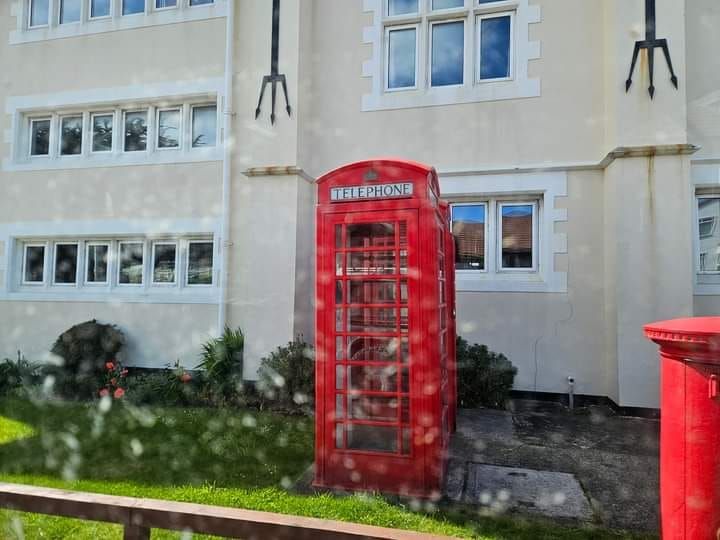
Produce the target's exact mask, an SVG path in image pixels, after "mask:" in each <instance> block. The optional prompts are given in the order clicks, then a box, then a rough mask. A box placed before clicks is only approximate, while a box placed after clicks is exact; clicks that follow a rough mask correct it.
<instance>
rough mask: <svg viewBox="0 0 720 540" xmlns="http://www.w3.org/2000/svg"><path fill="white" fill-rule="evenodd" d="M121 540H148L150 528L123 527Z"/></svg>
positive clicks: (137, 526) (138, 526)
mask: <svg viewBox="0 0 720 540" xmlns="http://www.w3.org/2000/svg"><path fill="white" fill-rule="evenodd" d="M123 540H150V528H149V527H141V526H140V525H125V531H124V533H123Z"/></svg>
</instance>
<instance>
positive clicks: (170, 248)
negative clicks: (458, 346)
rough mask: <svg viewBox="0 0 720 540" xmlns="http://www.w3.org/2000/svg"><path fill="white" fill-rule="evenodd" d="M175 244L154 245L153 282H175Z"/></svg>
mask: <svg viewBox="0 0 720 540" xmlns="http://www.w3.org/2000/svg"><path fill="white" fill-rule="evenodd" d="M176 255H177V246H176V245H175V244H154V245H153V278H152V280H153V283H175V261H176V260H177V257H176Z"/></svg>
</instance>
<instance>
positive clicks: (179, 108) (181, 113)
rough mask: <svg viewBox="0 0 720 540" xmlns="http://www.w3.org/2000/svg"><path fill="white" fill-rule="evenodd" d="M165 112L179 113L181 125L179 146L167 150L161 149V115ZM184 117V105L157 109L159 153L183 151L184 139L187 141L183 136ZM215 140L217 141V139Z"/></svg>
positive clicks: (156, 139) (157, 145)
mask: <svg viewBox="0 0 720 540" xmlns="http://www.w3.org/2000/svg"><path fill="white" fill-rule="evenodd" d="M164 112H177V113H179V116H180V125H179V126H178V145H177V146H171V147H166V148H161V147H160V114H161V113H164ZM184 116H185V114H184V110H183V106H182V105H178V106H176V107H158V108H157V109H156V111H155V135H154V140H155V149H156V150H157V151H158V152H166V151H177V150H182V149H183V146H184V139H185V137H184V136H183V135H184V134H185V131H184V122H183V120H184ZM148 128H149V126H148ZM148 131H149V129H148ZM215 140H216V141H217V139H215Z"/></svg>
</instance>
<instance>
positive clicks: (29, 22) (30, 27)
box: [27, 0, 53, 30]
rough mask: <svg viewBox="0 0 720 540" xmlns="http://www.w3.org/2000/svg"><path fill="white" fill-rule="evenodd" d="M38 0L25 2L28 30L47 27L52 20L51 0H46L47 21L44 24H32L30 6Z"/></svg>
mask: <svg viewBox="0 0 720 540" xmlns="http://www.w3.org/2000/svg"><path fill="white" fill-rule="evenodd" d="M36 1H38V0H28V3H27V8H28V10H27V27H28V29H30V30H33V29H36V28H47V27H49V26H50V21H51V20H52V14H53V0H47V2H48V21H47V22H46V23H45V24H35V25H33V24H32V6H33V3H34V2H36Z"/></svg>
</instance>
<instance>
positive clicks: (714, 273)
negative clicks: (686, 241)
mask: <svg viewBox="0 0 720 540" xmlns="http://www.w3.org/2000/svg"><path fill="white" fill-rule="evenodd" d="M700 199H714V200H717V201H718V203H720V193H716V192H711V193H695V201H694V206H693V214H694V216H695V219H693V225H694V227H693V228H694V231H693V243H694V245H695V257H694V258H695V274H696V282H697V280H698V277H705V278H706V279H710V280H712V281H713V282H714V281H715V280H717V279H718V278H720V268H717V265H716V269H715V270H701V268H702V264H701V257H702V256H703V255H705V257H706V261H707V256H708V252H707V251H700V240H701V239H702V238H701V237H700ZM710 219H713V222H714V225H713V232H714V231H715V227H716V226H717V220H716V219H715V217H714V216H711V218H710ZM712 236H713V235H712V234H710V237H712ZM703 238H707V237H703ZM718 249H719V250H720V246H718ZM716 255H720V252H718V253H717V254H716ZM702 285H710V286H711V287H713V286H715V285H718V286H720V281H718V282H717V284H716V283H705V284H702ZM718 288H719V289H720V287H718ZM718 293H720V290H719V291H718Z"/></svg>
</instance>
